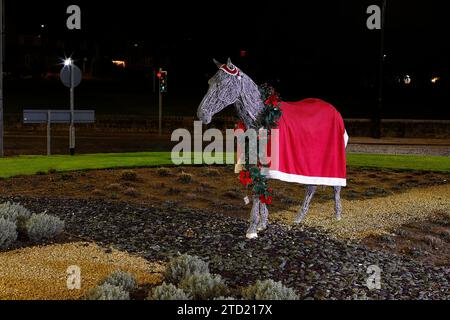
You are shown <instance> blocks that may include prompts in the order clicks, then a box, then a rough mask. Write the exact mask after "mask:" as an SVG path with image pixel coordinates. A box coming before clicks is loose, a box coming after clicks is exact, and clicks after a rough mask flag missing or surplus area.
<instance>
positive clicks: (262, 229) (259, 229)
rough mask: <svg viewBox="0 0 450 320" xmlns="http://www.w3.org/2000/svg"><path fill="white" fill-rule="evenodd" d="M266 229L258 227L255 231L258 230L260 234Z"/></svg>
mask: <svg viewBox="0 0 450 320" xmlns="http://www.w3.org/2000/svg"><path fill="white" fill-rule="evenodd" d="M266 229H267V227H263V226H261V227H258V228H257V229H256V230H258V231H259V232H261V231H264V230H266Z"/></svg>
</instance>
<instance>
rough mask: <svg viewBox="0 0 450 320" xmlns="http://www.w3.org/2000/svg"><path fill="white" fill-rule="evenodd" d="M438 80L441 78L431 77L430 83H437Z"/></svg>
mask: <svg viewBox="0 0 450 320" xmlns="http://www.w3.org/2000/svg"><path fill="white" fill-rule="evenodd" d="M440 80H441V78H440V77H433V78H431V83H432V84H436V83H438V82H439V81H440Z"/></svg>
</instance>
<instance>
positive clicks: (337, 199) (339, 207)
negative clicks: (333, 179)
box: [334, 187, 342, 221]
mask: <svg viewBox="0 0 450 320" xmlns="http://www.w3.org/2000/svg"><path fill="white" fill-rule="evenodd" d="M341 190H342V187H334V200H335V208H336V219H337V220H338V221H339V220H341V219H342V216H341V214H342V205H341Z"/></svg>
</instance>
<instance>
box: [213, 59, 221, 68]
mask: <svg viewBox="0 0 450 320" xmlns="http://www.w3.org/2000/svg"><path fill="white" fill-rule="evenodd" d="M213 62H214V63H215V64H216V66H217V68H219V69H220V68H221V67H222V66H223V63H220V62H219V61H217V60H216V59H213Z"/></svg>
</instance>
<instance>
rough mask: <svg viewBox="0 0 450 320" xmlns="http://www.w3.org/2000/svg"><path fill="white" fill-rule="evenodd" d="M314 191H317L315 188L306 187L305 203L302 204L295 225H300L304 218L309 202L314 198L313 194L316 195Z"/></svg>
mask: <svg viewBox="0 0 450 320" xmlns="http://www.w3.org/2000/svg"><path fill="white" fill-rule="evenodd" d="M316 190H317V186H307V188H306V196H305V201H304V202H303V206H302V209H301V211H300V213H299V214H298V216H297V217H296V218H295V223H301V222H302V221H303V219H304V218H305V216H306V214H307V213H308V210H309V205H310V203H311V200H312V198H313V197H314V193H316Z"/></svg>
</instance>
